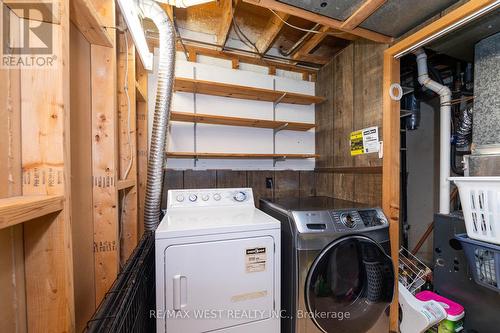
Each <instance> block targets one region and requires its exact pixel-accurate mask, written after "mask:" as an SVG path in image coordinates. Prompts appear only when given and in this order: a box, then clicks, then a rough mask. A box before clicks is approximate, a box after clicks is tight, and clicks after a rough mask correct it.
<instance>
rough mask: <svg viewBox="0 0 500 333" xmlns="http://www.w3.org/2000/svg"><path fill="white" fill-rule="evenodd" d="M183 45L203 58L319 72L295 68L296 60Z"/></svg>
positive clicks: (178, 46) (286, 69)
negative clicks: (275, 58)
mask: <svg viewBox="0 0 500 333" xmlns="http://www.w3.org/2000/svg"><path fill="white" fill-rule="evenodd" d="M185 45H186V49H187V50H188V53H191V52H194V53H196V54H198V55H204V56H208V57H214V58H221V59H227V60H232V59H235V58H236V59H238V61H239V62H241V63H245V64H252V65H257V66H264V67H275V68H276V69H281V70H285V71H291V72H299V73H309V74H314V73H317V72H318V70H319V68H318V69H312V68H304V67H299V66H296V60H295V61H293V63H286V62H281V61H274V60H268V59H264V58H259V57H257V56H255V57H252V56H248V55H242V54H239V53H235V52H231V51H227V50H224V51H221V50H216V49H213V48H207V47H201V46H194V45H189V44H185ZM177 50H178V51H182V48H181V46H180V45H177Z"/></svg>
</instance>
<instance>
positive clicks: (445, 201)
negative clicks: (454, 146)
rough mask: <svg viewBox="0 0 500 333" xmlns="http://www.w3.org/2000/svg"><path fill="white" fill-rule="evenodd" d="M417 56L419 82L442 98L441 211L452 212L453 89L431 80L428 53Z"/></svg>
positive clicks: (416, 53) (442, 212) (417, 54)
mask: <svg viewBox="0 0 500 333" xmlns="http://www.w3.org/2000/svg"><path fill="white" fill-rule="evenodd" d="M414 54H415V55H416V56H417V67H418V82H419V83H420V84H421V85H422V86H424V87H426V88H428V89H430V90H432V91H434V92H435V93H436V94H438V95H439V100H440V105H441V108H440V139H439V141H440V160H439V161H440V168H439V213H441V214H449V213H450V181H449V180H448V178H449V177H450V163H449V161H450V149H451V148H450V146H451V142H450V139H451V103H450V101H451V91H450V89H449V88H448V87H447V86H444V85H442V84H439V83H438V82H436V81H433V80H431V78H430V77H429V74H428V70H427V55H426V54H425V51H424V50H423V49H418V50H416V51H415V52H414Z"/></svg>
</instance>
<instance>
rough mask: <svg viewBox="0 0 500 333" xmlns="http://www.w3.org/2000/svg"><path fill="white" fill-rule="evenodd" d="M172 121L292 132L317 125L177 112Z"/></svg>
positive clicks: (174, 113) (171, 116) (172, 116)
mask: <svg viewBox="0 0 500 333" xmlns="http://www.w3.org/2000/svg"><path fill="white" fill-rule="evenodd" d="M170 120H173V121H182V122H192V123H203V124H213V125H228V126H243V127H257V128H269V129H275V130H290V131H308V130H310V129H312V128H314V127H315V124H308V123H296V122H287V121H273V120H265V119H251V118H239V117H227V116H216V115H209V114H199V113H196V114H195V113H188V112H175V111H174V112H172V113H171V114H170Z"/></svg>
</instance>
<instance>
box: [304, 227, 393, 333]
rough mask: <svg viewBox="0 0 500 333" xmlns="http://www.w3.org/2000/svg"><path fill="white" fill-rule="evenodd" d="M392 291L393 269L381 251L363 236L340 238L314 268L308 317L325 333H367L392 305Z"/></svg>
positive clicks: (309, 279) (307, 294)
mask: <svg viewBox="0 0 500 333" xmlns="http://www.w3.org/2000/svg"><path fill="white" fill-rule="evenodd" d="M393 291H394V268H393V265H392V260H391V258H390V257H389V256H387V255H386V254H385V252H384V250H383V249H382V247H381V246H380V245H379V244H377V243H376V242H374V241H373V240H371V239H370V238H368V237H364V236H349V237H346V238H341V239H338V240H336V241H334V242H332V243H330V244H329V245H328V246H327V247H326V248H325V249H324V250H323V251H322V252H321V253H320V254H319V255H318V257H317V258H316V260H315V261H314V262H313V264H312V265H311V268H310V270H309V273H308V276H307V280H306V285H305V300H306V306H307V310H308V311H309V313H308V314H307V316H308V318H311V319H312V320H313V321H314V323H315V324H316V326H317V327H318V328H319V329H320V330H321V331H323V332H328V333H330V332H335V333H344V332H345V333H358V332H366V331H368V330H369V329H370V328H371V327H372V326H373V325H374V324H375V323H376V322H377V320H378V319H379V318H380V316H381V315H382V313H383V312H384V310H385V309H386V308H387V306H388V305H389V304H390V303H391V301H392V296H393Z"/></svg>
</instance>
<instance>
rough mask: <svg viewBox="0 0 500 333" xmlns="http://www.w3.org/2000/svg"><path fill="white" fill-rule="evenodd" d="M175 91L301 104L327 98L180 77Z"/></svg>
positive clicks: (175, 85)
mask: <svg viewBox="0 0 500 333" xmlns="http://www.w3.org/2000/svg"><path fill="white" fill-rule="evenodd" d="M174 91H181V92H190V93H198V94H205V95H213V96H222V97H231V98H241V99H249V100H255V101H266V102H276V103H277V102H280V103H289V104H300V105H311V104H317V103H321V102H323V101H324V100H325V98H324V97H320V96H311V95H304V94H297V93H291V92H285V91H277V90H270V89H262V88H254V87H247V86H240V85H234V84H227V83H220V82H212V81H202V80H194V79H186V78H179V77H178V78H176V79H175V84H174Z"/></svg>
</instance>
